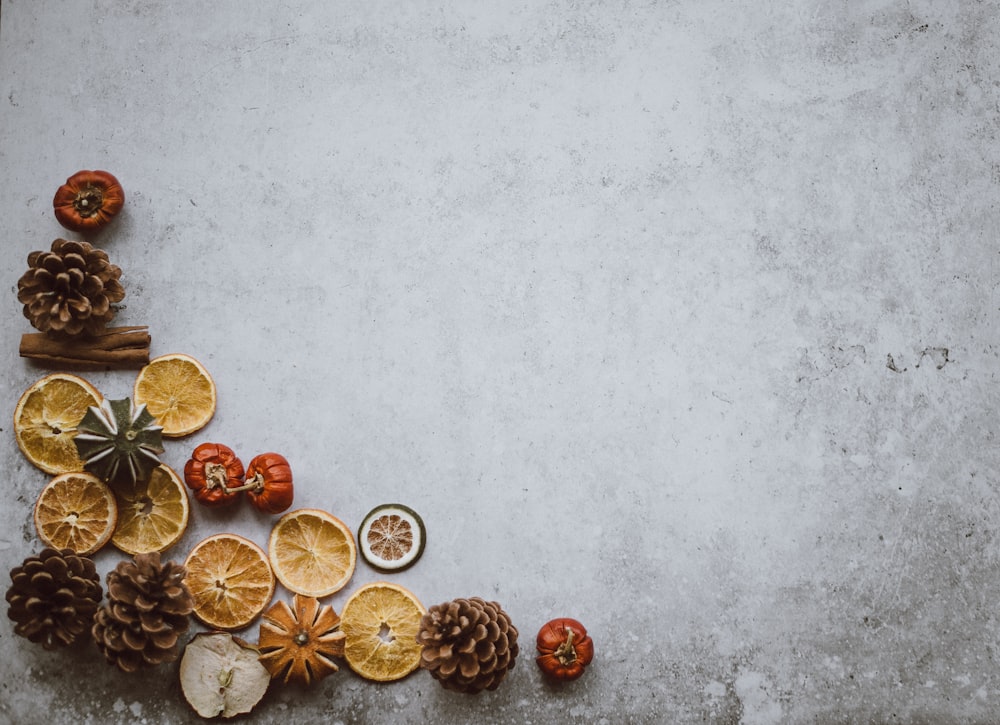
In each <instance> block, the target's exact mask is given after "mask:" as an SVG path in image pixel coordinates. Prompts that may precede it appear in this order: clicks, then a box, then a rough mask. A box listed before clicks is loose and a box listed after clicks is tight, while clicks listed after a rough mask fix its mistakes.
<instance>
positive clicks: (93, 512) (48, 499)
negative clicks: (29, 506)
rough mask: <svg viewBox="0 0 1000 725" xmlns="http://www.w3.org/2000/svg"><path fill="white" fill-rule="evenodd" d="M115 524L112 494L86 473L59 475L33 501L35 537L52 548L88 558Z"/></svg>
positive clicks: (115, 516)
mask: <svg viewBox="0 0 1000 725" xmlns="http://www.w3.org/2000/svg"><path fill="white" fill-rule="evenodd" d="M117 521H118V505H117V504H116V503H115V495H114V494H113V493H112V492H111V489H110V488H108V487H107V486H106V485H105V484H104V483H103V482H102V481H101V480H100V479H99V478H97V477H96V476H92V475H91V474H89V473H75V472H74V473H63V474H62V475H59V476H56V477H55V478H53V479H52V480H51V481H49V483H48V484H47V485H46V486H45V488H43V489H42V493H41V494H40V495H39V496H38V501H36V502H35V529H36V530H37V531H38V538H40V539H41V540H42V543H44V544H45V545H46V546H51V547H52V548H54V549H72V550H73V552H74V553H76V554H82V555H85V556H89V555H90V554H93V553H94V552H95V551H97V550H98V549H100V548H101V547H102V546H104V545H105V544H106V543H108V541H109V540H110V539H111V534H112V533H113V532H114V530H115V524H116V523H117Z"/></svg>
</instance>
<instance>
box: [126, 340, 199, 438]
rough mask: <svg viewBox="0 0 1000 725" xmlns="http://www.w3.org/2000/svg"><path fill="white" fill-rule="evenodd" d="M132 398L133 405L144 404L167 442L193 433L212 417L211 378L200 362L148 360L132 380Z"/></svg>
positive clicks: (171, 357) (175, 358)
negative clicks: (161, 428)
mask: <svg viewBox="0 0 1000 725" xmlns="http://www.w3.org/2000/svg"><path fill="white" fill-rule="evenodd" d="M132 397H133V399H134V400H135V404H136V405H141V404H142V403H145V404H146V408H147V409H148V410H149V412H150V413H152V414H153V417H155V418H156V420H157V421H158V422H159V424H160V425H161V426H163V435H165V436H167V437H168V438H180V437H182V436H186V435H189V434H190V433H194V432H195V431H196V430H199V429H201V428H203V427H205V425H206V424H207V423H208V421H210V420H211V419H212V416H213V415H215V382H214V381H213V380H212V376H211V375H209V374H208V371H207V370H206V369H205V366H204V365H202V364H201V363H200V362H198V361H197V360H195V359H194V358H193V357H191V356H190V355H183V354H181V353H171V354H169V355H161V356H160V357H158V358H154V359H153V360H150V361H149V363H148V364H147V365H146V366H145V367H143V368H142V369H141V370H140V371H139V374H138V375H137V376H136V378H135V386H134V390H133V394H132Z"/></svg>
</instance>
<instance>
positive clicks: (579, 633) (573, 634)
mask: <svg viewBox="0 0 1000 725" xmlns="http://www.w3.org/2000/svg"><path fill="white" fill-rule="evenodd" d="M535 646H536V648H537V649H538V653H539V654H538V657H536V658H535V661H536V662H537V663H538V666H539V667H540V668H541V670H542V672H544V673H545V674H546V675H547V676H548V677H551V678H552V679H553V680H562V681H566V680H575V679H576V678H577V677H579V676H580V675H582V674H583V671H584V669H586V667H587V665H589V664H590V662H591V660H593V659H594V642H593V640H592V639H591V638H590V637H589V636H588V635H587V630H586V628H584V626H583V625H582V624H580V623H579V622H578V621H576V620H575V619H570V618H569V617H561V618H559V619H553V620H552V621H550V622H546V623H545V625H543V626H542V628H541V629H540V630H539V632H538V637H537V638H536V640H535Z"/></svg>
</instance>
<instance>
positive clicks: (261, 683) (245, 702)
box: [180, 632, 271, 718]
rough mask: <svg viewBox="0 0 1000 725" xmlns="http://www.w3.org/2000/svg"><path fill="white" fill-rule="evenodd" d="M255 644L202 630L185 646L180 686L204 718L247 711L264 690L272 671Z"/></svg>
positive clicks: (256, 701) (185, 696)
mask: <svg viewBox="0 0 1000 725" xmlns="http://www.w3.org/2000/svg"><path fill="white" fill-rule="evenodd" d="M257 657H258V652H257V649H256V648H255V647H252V646H250V645H248V644H247V643H246V642H243V641H242V640H240V639H238V638H236V637H234V636H233V635H231V634H228V633H226V632H201V633H200V634H196V635H195V636H194V637H193V638H192V639H191V641H190V642H188V644H187V646H186V647H185V648H184V655H183V657H181V666H180V677H181V690H182V691H183V692H184V698H185V699H186V700H187V701H188V704H189V705H191V707H193V708H194V711H195V712H197V713H198V714H199V715H201V716H202V717H205V718H209V717H218V716H220V715H221V716H222V717H233V716H235V715H242V714H244V713H248V712H250V711H251V710H253V709H254V707H256V705H257V703H258V702H260V701H261V698H263V697H264V693H266V692H267V686H268V685H269V684H270V682H271V674H270V673H269V672H268V671H267V670H266V669H265V668H264V665H262V664H261V663H260V662H259V661H258V660H257Z"/></svg>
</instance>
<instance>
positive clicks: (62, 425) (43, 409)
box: [14, 373, 103, 474]
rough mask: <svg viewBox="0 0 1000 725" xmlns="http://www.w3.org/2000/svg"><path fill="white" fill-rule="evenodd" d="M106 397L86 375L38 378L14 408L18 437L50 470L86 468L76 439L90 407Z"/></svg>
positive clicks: (26, 451)
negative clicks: (78, 428)
mask: <svg viewBox="0 0 1000 725" xmlns="http://www.w3.org/2000/svg"><path fill="white" fill-rule="evenodd" d="M102 400H103V396H102V395H101V394H100V392H98V390H97V388H95V387H94V386H93V385H91V384H90V383H88V382H87V381H86V380H84V379H83V378H81V377H79V376H77V375H70V374H69V373H52V374H51V375H46V376H45V377H43V378H41V379H39V380H36V381H35V382H34V383H33V384H32V385H31V386H30V387H29V388H28V389H27V390H25V391H24V393H22V394H21V397H20V399H18V401H17V406H16V407H15V408H14V438H15V440H16V441H17V447H18V448H20V449H21V452H22V453H23V454H24V456H25V457H26V458H27V459H28V460H29V461H31V463H32V464H33V465H35V466H37V467H38V468H40V469H42V470H43V471H45V472H46V473H53V474H56V473H70V472H71V471H82V470H83V461H81V460H80V456H79V454H77V451H76V445H75V444H74V443H73V438H74V437H75V436H76V426H77V425H79V423H80V421H81V420H82V419H83V416H84V415H85V414H86V412H87V408H88V407H90V406H92V405H93V406H98V405H100V404H101V401H102Z"/></svg>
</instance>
